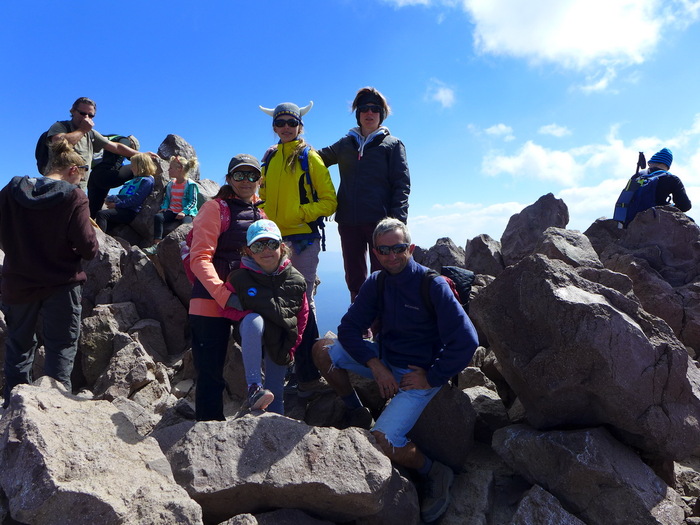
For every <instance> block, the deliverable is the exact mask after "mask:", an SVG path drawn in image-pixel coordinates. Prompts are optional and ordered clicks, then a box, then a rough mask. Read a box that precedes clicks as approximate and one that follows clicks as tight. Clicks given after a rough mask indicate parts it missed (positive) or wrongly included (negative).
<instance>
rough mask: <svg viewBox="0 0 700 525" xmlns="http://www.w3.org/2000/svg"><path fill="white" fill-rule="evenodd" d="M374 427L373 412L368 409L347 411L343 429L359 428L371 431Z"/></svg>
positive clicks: (360, 408)
mask: <svg viewBox="0 0 700 525" xmlns="http://www.w3.org/2000/svg"><path fill="white" fill-rule="evenodd" d="M373 426H374V418H373V417H372V412H371V411H370V409H369V408H367V407H359V408H353V409H352V410H351V409H347V410H345V416H344V417H343V426H342V428H348V427H358V428H364V429H365V430H369V429H370V428H372V427H373Z"/></svg>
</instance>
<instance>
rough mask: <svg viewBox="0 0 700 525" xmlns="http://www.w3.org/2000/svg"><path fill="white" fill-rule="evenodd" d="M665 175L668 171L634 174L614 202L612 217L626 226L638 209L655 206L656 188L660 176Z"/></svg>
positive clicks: (642, 209)
mask: <svg viewBox="0 0 700 525" xmlns="http://www.w3.org/2000/svg"><path fill="white" fill-rule="evenodd" d="M666 176H668V172H667V171H664V170H657V171H654V172H652V173H640V174H637V175H634V176H633V177H632V178H631V179H630V180H629V182H628V183H627V186H625V189H623V190H622V193H620V197H619V198H618V199H617V202H616V203H615V211H614V213H613V219H614V220H616V221H618V222H620V223H621V224H622V226H623V227H625V228H626V227H627V225H628V224H629V223H630V222H632V219H634V217H635V215H637V214H638V213H639V212H640V211H644V210H648V209H649V208H652V207H653V206H656V188H657V186H658V185H659V180H660V179H661V177H666Z"/></svg>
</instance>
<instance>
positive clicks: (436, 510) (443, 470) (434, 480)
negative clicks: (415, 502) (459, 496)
mask: <svg viewBox="0 0 700 525" xmlns="http://www.w3.org/2000/svg"><path fill="white" fill-rule="evenodd" d="M454 478H455V475H454V472H452V469H451V468H450V467H448V466H447V465H443V464H442V463H440V462H439V461H433V466H432V467H430V472H428V479H427V481H426V488H425V493H424V494H423V498H422V501H421V504H420V515H421V518H422V519H423V521H425V522H426V523H432V522H433V521H435V520H437V519H438V518H439V517H440V516H442V515H443V514H444V513H445V511H446V510H447V507H448V506H449V504H450V487H451V486H452V482H453V481H454Z"/></svg>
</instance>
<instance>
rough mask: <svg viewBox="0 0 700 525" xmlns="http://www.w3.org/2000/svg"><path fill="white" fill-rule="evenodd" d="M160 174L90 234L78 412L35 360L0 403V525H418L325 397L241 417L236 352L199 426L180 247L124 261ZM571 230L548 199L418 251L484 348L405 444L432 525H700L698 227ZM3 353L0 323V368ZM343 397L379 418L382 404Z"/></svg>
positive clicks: (412, 506)
mask: <svg viewBox="0 0 700 525" xmlns="http://www.w3.org/2000/svg"><path fill="white" fill-rule="evenodd" d="M180 140H181V139H179V138H178V137H174V136H171V137H168V139H167V143H164V145H163V148H164V151H166V150H167V151H182V152H186V151H188V150H187V148H186V147H185V146H186V144H182V143H180V142H179V141H180ZM163 167H165V165H163V166H162V167H161V168H163ZM161 171H162V173H160V174H159V175H158V177H157V179H158V180H157V184H156V191H155V192H154V193H153V195H152V196H151V197H149V200H148V201H147V205H146V206H145V207H144V210H143V211H142V212H141V215H140V216H139V218H138V220H136V221H134V223H132V225H130V226H124V227H120V228H118V229H117V230H116V231H114V232H112V235H105V234H103V233H101V232H100V233H98V236H99V241H100V253H99V254H98V256H97V257H96V258H95V260H93V261H90V262H89V263H86V264H85V270H86V272H87V274H88V282H87V284H86V285H85V288H84V293H83V316H84V317H83V320H82V335H81V339H80V348H79V355H78V358H77V360H76V365H75V370H74V374H73V384H74V389H75V390H74V392H68V391H66V390H65V389H64V388H63V387H62V386H61V385H59V384H57V383H56V382H55V381H53V380H51V379H48V378H47V377H41V376H42V359H41V350H40V352H39V354H40V355H39V358H38V359H37V362H36V364H35V377H39V379H38V380H37V381H35V383H34V384H33V385H20V386H18V387H17V388H15V389H14V390H13V392H12V394H11V397H10V400H9V408H8V409H7V410H6V411H5V412H4V413H3V414H2V417H1V418H0V521H1V522H2V523H6V524H17V523H19V524H23V523H24V524H31V525H48V524H90V525H94V524H101V525H111V524H115V525H116V524H139V525H143V524H175V523H177V524H212V525H214V524H226V525H233V524H239V525H254V524H264V525H268V524H275V525H280V524H281V525H285V524H295V525H306V524H309V525H311V524H319V525H320V524H336V523H337V524H356V525H380V524H381V525H394V524H396V525H417V524H419V523H420V512H419V505H418V502H419V494H420V491H421V490H422V487H421V484H420V483H419V482H418V480H416V479H414V478H413V477H412V474H411V473H410V472H407V471H404V470H398V469H396V468H394V467H393V466H392V464H391V463H390V462H389V460H388V459H387V458H386V457H385V456H384V455H383V454H382V453H381V451H380V449H379V448H378V446H377V445H376V443H375V442H374V441H373V438H372V436H371V434H370V433H369V432H367V431H365V430H360V429H356V428H349V429H344V430H339V429H337V428H335V427H336V426H342V425H340V423H341V419H342V414H343V404H342V401H340V400H339V399H338V398H337V397H336V396H335V394H332V393H331V394H323V395H318V396H316V397H314V398H311V399H310V400H302V399H300V398H297V397H296V395H295V394H294V392H293V391H290V392H289V393H288V395H287V398H286V411H287V413H286V415H285V416H280V415H276V414H266V413H254V414H246V415H244V416H242V417H237V416H238V409H239V407H240V404H241V401H242V399H243V397H244V395H245V391H246V385H245V379H244V376H243V371H242V363H241V357H240V349H239V347H238V346H237V344H236V343H235V341H234V340H232V341H231V343H230V348H229V354H228V361H227V364H226V373H225V374H226V380H227V385H228V387H227V389H226V393H225V398H226V400H225V407H226V408H225V411H226V414H227V415H228V417H227V420H226V421H210V422H195V420H194V411H193V399H194V390H195V389H196V382H195V374H194V367H193V364H192V356H191V351H190V348H189V345H190V339H189V332H188V326H187V305H188V301H189V283H188V281H187V279H186V277H185V275H184V271H183V269H182V264H181V262H180V255H179V248H178V246H179V242H180V241H181V240H182V239H184V237H185V235H186V233H187V231H188V229H189V228H190V227H191V226H190V225H184V226H180V227H179V228H177V229H176V230H174V231H172V232H171V233H170V234H169V235H168V236H167V237H166V239H165V240H164V241H163V242H162V243H161V244H160V245H159V247H158V253H157V254H156V255H155V256H153V257H151V258H149V257H147V256H146V255H145V254H144V253H143V252H142V251H141V249H140V247H145V246H148V245H150V242H151V236H152V231H150V229H149V228H151V227H152V226H151V225H152V220H151V219H152V215H153V213H155V211H156V210H157V209H158V206H159V204H160V200H161V199H162V188H163V187H164V183H166V182H167V170H162V169H161ZM198 182H199V184H200V185H201V187H202V193H203V195H204V196H205V198H211V196H213V195H214V194H215V192H216V185H215V184H214V183H212V182H211V181H206V180H201V181H198ZM568 218H569V214H568V210H567V207H566V204H565V203H564V202H563V201H561V200H559V199H556V198H555V197H554V196H553V195H551V194H550V195H545V196H543V197H542V198H540V199H539V200H538V201H537V202H535V203H534V204H532V205H531V206H528V207H527V208H525V209H524V210H523V211H522V212H521V213H519V214H516V215H514V216H513V217H512V218H511V220H510V221H509V223H508V226H507V228H506V230H505V231H504V233H503V236H502V237H501V239H500V240H495V239H492V238H490V237H489V236H487V235H480V236H478V237H476V238H474V239H471V240H468V241H467V242H466V245H465V246H463V247H461V246H457V245H456V244H454V243H453V241H452V240H450V239H440V240H439V241H438V243H437V244H436V245H435V246H433V247H431V248H429V249H418V250H416V252H415V257H416V259H417V260H418V262H421V263H423V264H426V265H427V266H430V267H432V268H434V269H436V270H438V271H439V270H440V269H441V268H442V267H443V266H461V267H464V268H468V269H471V270H472V271H473V272H475V273H476V274H477V275H476V279H475V282H474V285H473V286H472V292H471V300H470V304H469V313H470V317H471V318H472V320H473V321H474V324H475V326H476V328H477V331H478V334H479V338H480V347H479V349H478V350H477V352H476V354H475V355H474V358H473V360H472V363H471V364H470V366H469V368H467V369H465V370H464V371H463V372H462V373H461V374H460V375H459V376H458V377H457V378H455V379H454V380H453V382H452V383H451V384H450V385H447V386H445V387H444V388H443V390H442V391H441V392H440V393H439V395H437V396H436V397H435V398H434V399H433V401H432V402H431V404H430V405H429V406H428V408H427V409H426V410H425V412H424V413H423V415H422V416H421V418H420V420H419V421H418V423H417V424H416V426H415V427H414V429H413V430H412V432H411V435H410V437H411V439H412V440H414V441H415V442H416V443H417V444H419V446H420V447H421V448H422V449H424V450H425V451H426V452H427V453H428V454H429V455H430V456H431V457H434V458H435V459H438V460H439V461H441V462H443V463H445V464H447V465H449V466H450V467H452V468H453V470H454V471H455V473H456V476H455V482H454V484H453V487H452V494H451V495H452V501H451V503H450V506H449V508H448V510H447V512H446V513H445V515H444V516H443V517H442V518H441V521H440V523H441V524H442V525H457V524H459V525H462V524H478V525H516V524H517V525H525V524H533V525H535V524H536V525H541V524H572V525H573V524H590V525H610V524H625V525H626V524H664V525H667V524H668V525H671V524H678V525H680V524H687V525H691V524H694V525H697V524H700V501H698V498H699V497H700V370H699V369H698V360H697V355H698V354H697V351H698V349H700V228H698V226H697V225H696V224H695V222H693V221H692V219H691V218H690V217H688V216H686V215H685V214H683V213H681V212H679V211H678V210H676V209H674V208H671V207H657V208H652V209H649V210H647V211H645V212H642V213H640V214H638V215H637V217H636V218H635V219H634V220H633V221H632V223H631V224H630V225H629V227H628V228H627V229H621V228H619V227H618V224H617V223H616V222H614V221H612V220H604V219H599V220H597V221H596V222H595V223H594V224H592V225H591V226H590V228H588V230H586V231H585V232H579V231H572V230H567V229H566V224H567V223H568ZM0 255H1V254H0ZM320 293H323V285H321V289H320ZM5 333H6V326H5V323H4V319H3V318H2V317H1V315H0V343H1V344H0V354H3V353H4V339H5ZM353 381H354V383H355V386H356V388H357V390H358V392H359V393H360V395H361V397H362V399H363V400H365V401H366V403H367V406H369V407H371V409H372V411H373V413H374V416H375V417H376V416H377V415H378V414H379V412H380V411H381V410H382V407H383V401H382V399H381V398H380V396H379V394H378V392H377V389H376V386H375V385H374V383H373V382H372V381H367V380H364V379H362V378H358V377H353Z"/></svg>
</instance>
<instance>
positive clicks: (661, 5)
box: [384, 0, 700, 93]
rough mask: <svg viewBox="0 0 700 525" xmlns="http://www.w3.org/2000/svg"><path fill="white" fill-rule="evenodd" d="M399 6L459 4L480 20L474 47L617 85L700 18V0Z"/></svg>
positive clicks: (407, 1)
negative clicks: (665, 39)
mask: <svg viewBox="0 0 700 525" xmlns="http://www.w3.org/2000/svg"><path fill="white" fill-rule="evenodd" d="M384 1H385V2H386V3H389V4H393V5H395V6H397V7H405V6H411V5H423V6H440V7H447V8H451V7H455V6H456V5H459V6H461V8H462V9H463V10H464V11H466V12H467V13H468V14H469V16H470V18H471V21H472V23H473V24H474V35H473V39H474V47H475V48H476V50H477V52H479V53H483V54H489V55H503V56H512V57H515V58H522V59H525V60H528V61H529V62H531V63H533V64H543V63H550V64H556V65H559V66H562V67H565V68H568V69H573V70H576V71H581V72H584V73H585V75H586V79H585V82H584V84H583V85H581V86H579V89H580V90H581V91H583V92H586V93H590V92H596V91H603V90H607V89H609V88H610V85H611V82H612V81H613V80H615V79H616V78H617V76H618V72H619V71H620V70H621V69H623V68H626V67H629V66H633V65H637V64H641V63H642V62H644V61H645V60H646V59H647V57H649V56H650V54H651V53H653V52H654V50H655V49H656V47H657V45H658V44H659V42H660V41H661V35H663V34H664V33H666V32H669V31H676V30H683V29H685V28H686V27H687V26H689V25H691V24H693V23H695V22H697V21H698V19H699V18H700V0H664V1H661V0H612V1H611V0H538V1H536V2H535V1H532V2H514V1H513V0H384Z"/></svg>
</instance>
